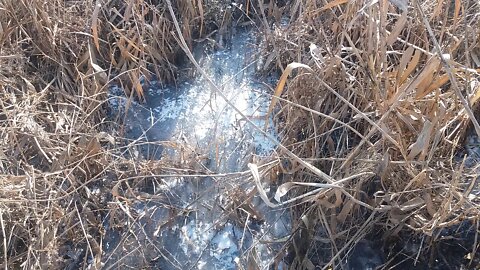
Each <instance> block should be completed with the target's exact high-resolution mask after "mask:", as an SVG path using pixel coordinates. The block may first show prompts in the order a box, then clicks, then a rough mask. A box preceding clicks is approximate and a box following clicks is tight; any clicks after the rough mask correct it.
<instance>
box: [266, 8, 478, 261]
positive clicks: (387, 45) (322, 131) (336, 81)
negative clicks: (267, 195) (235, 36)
mask: <svg viewBox="0 0 480 270" xmlns="http://www.w3.org/2000/svg"><path fill="white" fill-rule="evenodd" d="M479 10H480V6H479V5H478V3H477V2H474V1H416V0H412V1H373V2H371V1H342V0H338V1H300V0H299V1H292V2H291V3H290V5H287V6H283V7H282V6H277V7H275V8H272V9H271V13H275V11H277V12H280V15H279V16H277V18H278V19H276V20H272V21H273V30H271V31H270V33H269V34H268V35H267V43H266V45H265V48H266V50H265V52H266V53H265V56H264V59H265V63H264V65H263V70H264V71H265V72H271V71H273V70H276V69H282V71H283V76H282V78H281V79H280V82H279V83H278V85H277V88H276V89H275V92H274V96H275V98H274V101H273V105H272V106H271V112H272V113H274V114H275V117H276V120H277V128H278V130H279V131H280V132H281V133H282V134H283V136H282V137H283V141H282V144H283V145H284V146H285V148H286V151H289V152H292V153H294V154H295V155H297V156H299V157H301V158H302V159H303V160H304V161H306V162H308V163H309V164H312V165H314V166H315V168H318V169H320V170H321V171H322V172H323V173H325V174H326V175H327V176H329V177H322V176H321V174H319V173H318V172H315V171H314V170H312V169H311V168H309V166H305V164H302V163H301V162H298V160H293V159H291V158H286V159H285V160H284V162H282V163H280V165H279V167H278V168H277V170H278V172H279V175H281V176H282V177H283V178H284V181H286V182H287V184H284V187H283V188H284V189H283V191H282V192H281V193H278V192H277V194H279V195H282V196H283V195H284V193H285V191H288V193H289V194H290V197H289V198H292V197H295V196H297V197H299V196H302V195H304V194H306V193H307V192H311V190H312V189H313V188H312V187H305V184H306V183H308V184H310V185H311V186H315V185H318V184H336V185H338V186H339V187H337V188H330V189H325V188H324V189H318V190H317V191H316V192H313V194H310V195H309V196H307V197H305V198H303V199H302V200H301V202H303V203H302V204H300V205H298V206H296V209H297V213H298V218H297V220H298V224H297V228H298V232H297V237H292V242H293V246H294V247H295V248H294V251H295V254H296V259H295V260H296V261H297V262H296V263H297V265H298V267H300V265H301V266H302V267H305V268H302V269H311V268H310V267H311V266H312V265H317V266H318V265H320V266H321V267H322V269H340V268H342V267H346V266H345V261H346V258H348V256H349V254H352V253H354V250H355V248H354V247H355V246H356V245H357V243H359V242H362V241H365V239H367V241H370V242H371V245H374V246H376V247H377V248H376V249H375V250H376V251H375V252H376V253H378V254H379V255H380V254H382V257H384V259H385V262H386V263H385V264H384V265H381V266H382V267H383V268H382V269H391V267H393V268H395V266H397V267H398V264H397V263H399V260H403V259H405V258H406V259H405V260H409V261H410V264H409V266H403V267H407V268H410V267H413V266H412V264H413V263H415V264H417V263H418V264H421V263H420V262H419V261H423V262H424V263H425V265H427V266H428V268H429V269H432V268H434V267H439V265H443V267H453V268H455V269H456V268H457V267H459V264H456V263H458V261H457V259H458V256H457V258H453V257H455V256H454V255H448V254H445V253H442V252H444V251H441V250H440V247H441V245H442V243H445V242H447V240H446V239H445V232H446V231H448V230H449V229H448V228H458V227H459V226H463V231H464V232H465V231H470V232H472V233H471V234H470V240H469V241H467V242H468V244H467V245H468V246H464V247H463V251H462V252H463V253H462V254H461V255H460V257H462V256H465V257H464V258H460V259H459V261H461V263H462V264H463V265H464V266H466V267H471V268H476V267H478V261H479V260H478V242H477V241H476V239H477V236H478V215H479V208H478V202H479V201H478V196H477V194H478V185H477V183H476V178H477V173H476V168H475V166H473V167H472V166H471V165H468V166H467V165H466V162H465V161H466V160H467V159H468V158H467V157H466V151H465V148H464V146H465V141H466V139H467V138H470V137H471V136H478V135H479V132H480V129H479V126H478V122H477V120H476V118H475V116H476V115H478V96H479V90H480V88H479V87H478V85H479V84H478V79H479V74H478V72H479V67H480V63H479V62H478V56H477V54H478V51H479V49H480V47H479V39H478V38H479V34H480V33H479V29H478V22H479V20H478V12H479ZM266 13H268V12H266ZM282 16H283V17H282ZM282 18H283V19H282ZM292 74H293V75H292ZM288 75H290V78H288V77H287V76H288ZM278 104H279V105H278ZM275 105H276V106H275ZM273 108H276V109H275V110H274V109H273ZM284 153H285V152H284ZM284 156H287V155H286V154H285V155H284ZM293 181H295V182H303V184H302V185H300V184H298V185H292V184H291V182H293ZM280 197H281V196H280ZM281 199H283V198H281ZM465 224H469V225H465ZM465 227H466V228H465ZM450 236H451V237H454V236H452V235H450ZM412 241H418V242H417V244H416V246H415V248H414V249H412V250H409V251H408V252H407V251H405V250H406V249H407V248H405V247H406V246H407V245H408V244H407V242H410V243H411V242H412ZM420 243H421V244H420ZM465 243H466V242H462V240H459V241H458V244H459V245H462V244H463V245H464V244H465ZM450 244H451V243H450ZM305 245H308V246H309V248H308V249H305V248H299V247H301V246H305ZM453 249H454V248H453V247H452V250H453ZM453 253H454V252H453V251H452V252H451V253H450V254H453ZM457 255H458V254H457ZM356 256H359V255H358V254H357V255H356ZM442 256H445V257H443V259H442ZM449 256H451V257H449ZM400 258H402V259H400ZM296 269H300V268H296ZM312 269H313V268H312ZM421 269H423V268H421ZM439 269H440V268H439Z"/></svg>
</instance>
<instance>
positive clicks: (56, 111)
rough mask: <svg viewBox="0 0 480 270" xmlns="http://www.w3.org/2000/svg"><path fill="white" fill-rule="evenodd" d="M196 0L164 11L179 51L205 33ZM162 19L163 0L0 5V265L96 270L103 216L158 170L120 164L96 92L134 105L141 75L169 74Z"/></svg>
mask: <svg viewBox="0 0 480 270" xmlns="http://www.w3.org/2000/svg"><path fill="white" fill-rule="evenodd" d="M218 4H220V2H219V3H218ZM202 5H203V3H202V1H176V2H175V5H174V9H175V11H176V15H177V17H178V18H179V19H180V20H181V27H182V31H183V35H184V37H185V38H186V39H187V40H188V41H189V43H190V44H193V38H199V37H203V36H205V35H206V34H208V33H209V32H208V31H213V27H212V25H206V23H207V22H209V23H215V22H214V21H213V19H212V18H213V17H214V16H217V15H216V14H214V13H211V12H210V10H209V9H208V8H206V9H202V8H200V7H202ZM212 7H215V8H218V7H217V6H215V5H212ZM169 16H170V15H169V14H168V12H166V5H165V4H164V3H163V1H117V0H111V1H92V0H87V1H60V0H53V1H42V0H34V1H23V0H20V1H11V0H5V1H2V2H1V3H0V106H1V114H0V118H1V122H0V134H1V138H2V139H1V140H0V156H1V161H0V170H1V173H0V174H1V176H0V228H1V230H0V231H1V234H0V235H1V237H0V239H1V241H0V242H1V249H0V258H1V261H0V266H1V268H2V269H20V268H23V269H79V268H88V267H90V268H101V261H102V248H103V246H102V245H103V244H102V239H103V236H104V230H103V229H102V224H103V222H104V221H105V218H106V216H107V214H109V213H111V214H112V215H109V216H111V217H112V219H115V218H116V216H115V213H118V212H119V211H120V212H121V213H120V214H118V217H119V220H120V219H121V217H122V216H123V217H125V213H124V212H122V210H121V209H125V208H121V207H120V205H123V204H126V205H128V203H129V202H130V201H129V200H128V199H126V198H127V197H132V196H135V195H133V194H134V193H132V192H136V191H137V189H135V188H136V186H137V183H143V182H142V181H143V180H142V179H141V177H139V176H142V175H151V173H149V171H150V170H152V168H156V169H157V170H158V168H162V167H164V166H163V165H162V164H160V163H158V162H157V163H156V166H152V164H151V163H149V162H146V161H141V160H135V159H134V158H132V157H133V156H134V155H133V154H130V153H131V152H132V151H131V149H132V147H133V148H135V147H134V145H133V143H129V142H127V143H125V140H124V139H122V138H121V137H118V136H117V133H116V132H114V130H119V129H118V128H117V124H116V123H112V122H109V121H107V120H106V119H108V118H106V116H107V113H108V106H107V105H106V101H107V97H108V95H107V89H108V87H109V84H111V83H117V84H121V85H122V86H123V88H124V89H125V91H126V94H127V95H129V96H130V97H132V98H136V99H139V100H141V99H143V98H144V96H143V89H142V86H141V85H140V81H139V80H140V77H141V75H143V76H145V77H147V78H150V77H152V76H155V77H156V78H157V79H158V80H160V81H162V82H164V83H170V82H172V81H174V80H175V79H176V77H177V75H178V74H177V73H178V67H177V66H176V65H175V63H176V58H178V57H179V52H180V48H179V46H178V45H177V43H176V41H175V38H174V36H173V35H171V34H170V31H171V30H172V29H173V28H172V27H173V25H172V22H171V18H170V17H169ZM219 25H221V23H219ZM177 62H178V61H177ZM185 167H186V166H185ZM170 173H174V172H170ZM132 175H135V176H136V177H138V178H129V177H131V176H132ZM120 179H126V180H125V181H118V180H120ZM128 179H131V180H130V181H127V180H128ZM127 187H128V188H127ZM127 189H128V190H130V191H131V193H129V194H127V195H125V194H124V192H123V191H124V190H127ZM132 190H135V191H132ZM112 202H113V203H112ZM119 209H120V210H119ZM117 210H118V211H117ZM120 223H121V222H120ZM115 224H116V223H113V225H115ZM122 224H123V223H122Z"/></svg>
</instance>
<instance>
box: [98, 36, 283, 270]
mask: <svg viewBox="0 0 480 270" xmlns="http://www.w3.org/2000/svg"><path fill="white" fill-rule="evenodd" d="M253 43H254V38H253V36H252V35H251V34H249V33H247V32H239V33H238V34H236V35H235V36H234V37H233V39H232V44H231V47H230V48H229V49H225V50H220V51H217V52H213V53H209V54H205V53H204V52H201V53H200V55H201V56H198V55H197V57H198V58H199V62H200V64H201V66H202V67H203V68H204V70H205V71H206V72H207V74H208V75H209V76H210V78H212V80H213V81H214V82H215V83H216V85H217V86H218V87H219V88H220V89H222V91H223V94H224V95H225V96H227V97H228V99H229V100H230V102H231V103H233V104H234V105H235V106H236V108H237V109H239V110H240V111H241V112H242V114H243V116H245V117H248V118H249V119H250V120H251V121H253V122H254V123H255V124H256V125H258V126H259V127H261V128H263V127H264V126H265V121H266V119H265V117H264V116H265V115H266V113H267V110H268V106H269V101H270V97H269V95H267V94H266V93H267V91H269V90H268V89H267V88H266V86H265V85H263V84H262V83H260V82H255V77H254V72H255V64H256V63H255V61H254V60H255V59H254V57H252V55H253V47H252V44H253ZM144 86H145V88H146V91H145V93H146V100H147V103H146V104H142V103H139V102H135V101H133V100H132V101H130V102H128V99H127V98H126V97H125V96H124V94H123V90H122V89H120V88H118V87H112V89H111V91H110V98H109V101H110V107H111V109H112V111H113V113H114V114H115V115H121V116H122V115H124V114H125V113H126V117H125V123H124V124H125V132H126V133H125V135H126V136H127V137H128V138H130V139H131V140H137V141H139V142H162V141H173V142H181V143H183V144H185V145H188V146H189V147H191V148H192V149H194V152H195V153H196V154H197V155H204V156H206V157H208V160H209V162H207V163H206V164H207V165H205V166H207V168H208V169H209V170H210V171H212V172H214V173H234V172H240V171H243V170H245V169H246V165H247V163H248V162H250V161H251V158H252V154H256V155H259V156H268V155H270V154H271V153H272V152H273V151H274V150H275V146H276V145H275V143H274V142H272V141H270V140H268V139H267V138H266V137H264V135H262V134H261V133H260V132H258V131H256V130H255V129H254V128H252V127H251V126H249V124H248V123H247V122H246V121H245V119H244V117H243V116H242V115H241V114H239V113H237V112H236V111H235V110H234V109H233V108H231V107H230V106H229V105H228V104H227V102H226V101H225V100H223V99H222V97H220V96H219V95H216V94H215V92H213V90H211V89H210V88H209V86H208V83H207V82H206V80H205V78H201V77H197V78H195V79H194V80H193V81H189V82H183V83H181V84H180V85H178V87H177V88H162V87H161V86H160V83H158V82H156V81H151V82H149V83H145V84H144ZM127 104H128V106H127ZM126 108H129V109H128V111H127V112H125V110H126ZM267 121H269V125H268V126H269V127H270V129H269V130H267V132H269V133H270V134H271V135H274V136H276V134H275V132H274V130H273V129H272V127H273V124H272V123H271V122H272V120H271V119H268V120H267ZM153 145H155V146H153ZM141 155H143V158H166V159H168V158H170V159H176V158H178V153H177V152H176V150H175V149H174V148H168V147H165V146H162V145H160V144H149V145H148V146H144V147H143V148H142V149H141ZM154 189H155V190H156V191H161V193H162V194H163V195H162V196H161V198H157V199H155V200H150V201H148V202H144V201H143V202H138V203H136V205H135V207H131V206H130V207H126V206H122V207H123V208H124V210H125V211H129V214H130V218H129V219H128V220H129V222H127V223H126V224H125V226H124V227H123V228H122V229H121V230H119V229H113V228H108V224H106V228H107V236H106V241H105V243H104V245H105V250H106V253H107V254H108V256H104V257H105V258H107V259H106V260H105V261H104V263H105V265H106V266H107V267H113V268H115V267H120V266H121V265H125V266H127V265H128V266H130V267H142V266H145V265H147V266H150V267H156V268H160V269H237V268H238V266H240V265H241V266H245V265H246V264H247V262H246V261H245V260H246V259H248V260H254V261H255V263H256V264H257V265H259V266H261V267H264V268H268V267H269V265H271V264H272V263H273V261H274V259H275V256H276V255H277V252H279V250H280V247H281V245H282V242H281V241H277V240H278V239H281V238H285V237H286V236H288V235H289V233H290V219H289V213H288V211H286V210H281V209H280V210H275V211H273V210H271V209H269V208H268V207H266V206H265V205H264V204H263V203H262V201H261V200H260V199H258V198H253V199H252V200H251V201H250V202H249V203H246V205H244V206H243V207H244V208H245V209H246V208H248V207H247V206H251V207H250V208H255V209H257V211H258V212H259V213H256V214H252V213H253V212H251V211H250V212H249V210H243V214H246V218H245V219H242V220H236V219H235V218H234V216H235V215H232V212H233V211H242V209H243V208H240V207H238V206H236V205H235V203H224V201H225V200H226V201H229V199H228V196H236V197H239V198H240V197H241V195H242V194H247V193H248V192H250V191H251V190H252V189H253V186H252V185H251V184H249V183H248V182H247V181H245V180H244V179H243V180H242V179H240V178H238V179H235V178H233V180H232V179H229V182H222V180H219V179H217V178H213V177H196V178H194V177H182V178H180V177H177V178H165V179H157V184H156V186H155V188H154ZM243 203H244V202H243V201H242V203H240V204H243ZM239 209H240V210H239Z"/></svg>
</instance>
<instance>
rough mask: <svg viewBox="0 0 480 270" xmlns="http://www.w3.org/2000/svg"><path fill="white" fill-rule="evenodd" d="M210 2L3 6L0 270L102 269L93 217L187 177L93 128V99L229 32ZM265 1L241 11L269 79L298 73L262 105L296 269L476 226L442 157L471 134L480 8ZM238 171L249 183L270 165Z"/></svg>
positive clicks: (97, 114) (463, 188)
mask: <svg viewBox="0 0 480 270" xmlns="http://www.w3.org/2000/svg"><path fill="white" fill-rule="evenodd" d="M399 1H400V0H397V1H396V2H399ZM221 2H222V1H214V3H215V4H214V5H206V3H205V2H202V1H187V0H182V1H175V2H174V6H173V9H174V10H175V14H176V19H177V20H178V22H179V24H178V26H175V25H174V23H173V21H172V17H171V14H170V10H169V9H168V7H167V5H166V4H165V2H164V1H154V0H151V1H134V0H124V1H120V0H104V1H93V0H87V1H60V0H53V1H40V0H33V1H26V0H18V1H13V0H5V1H2V2H1V3H0V90H1V91H0V106H1V109H2V110H1V113H0V134H1V138H2V139H1V140H0V170H1V173H0V174H1V175H0V227H1V230H0V233H1V236H2V237H0V239H1V240H2V241H1V244H0V246H1V248H0V254H1V256H0V258H1V261H0V265H1V266H2V268H5V269H12V268H25V269H36V268H48V269H57V268H62V269H63V268H65V267H74V268H86V267H87V266H88V265H91V266H93V267H96V268H100V266H101V264H100V263H101V260H102V239H103V234H104V231H102V230H103V228H102V225H101V224H102V222H103V219H104V218H105V215H106V213H109V214H110V215H111V216H110V217H109V218H110V219H111V220H112V224H111V226H118V227H122V226H123V222H122V221H124V220H125V219H130V218H131V217H129V216H128V213H127V212H126V211H125V210H124V208H123V206H124V205H129V204H130V203H131V202H132V201H134V200H135V199H139V198H140V199H142V198H143V197H142V196H146V194H142V193H140V192H139V191H138V189H136V187H137V186H140V185H142V183H143V182H142V181H143V180H145V178H147V177H148V176H152V175H160V174H164V175H173V174H177V175H179V174H191V173H192V171H190V170H187V169H189V168H190V167H192V166H191V164H188V162H183V163H181V164H172V163H169V164H165V162H164V161H138V160H137V161H136V160H134V159H132V158H127V157H128V156H134V155H133V154H130V152H131V151H133V150H132V149H133V148H134V147H135V145H133V143H130V144H129V143H128V142H127V143H125V141H124V140H123V139H122V138H119V137H116V136H115V135H114V134H107V133H106V132H104V131H111V130H113V128H112V127H113V126H114V125H115V123H110V122H108V121H106V120H105V115H106V106H105V101H106V99H107V94H106V91H107V87H108V85H109V83H111V82H116V83H119V84H122V85H123V86H124V89H125V90H126V92H127V94H129V95H130V96H132V97H133V96H136V98H139V99H142V98H144V97H143V89H142V87H141V85H140V82H139V78H140V75H145V76H146V77H152V76H156V77H157V78H158V79H159V80H161V81H162V82H165V83H167V82H171V81H174V80H175V79H176V77H177V75H178V74H177V73H178V71H179V70H178V67H177V66H175V63H177V62H178V61H177V59H178V58H179V57H180V56H181V55H183V50H185V49H187V47H188V48H189V49H191V48H192V47H193V45H194V40H195V39H196V38H205V37H208V38H210V37H211V34H212V31H213V29H214V28H216V29H217V31H218V34H219V35H220V36H222V35H225V34H226V32H228V29H229V27H231V25H232V24H233V21H232V16H231V14H230V13H226V12H224V13H222V12H219V11H221V10H222V9H221V8H220V6H221ZM277 2H278V3H280V2H283V1H277ZM277 2H274V1H272V2H270V4H263V2H261V3H253V2H251V1H246V2H245V3H244V4H245V5H244V6H243V8H244V10H242V12H243V13H244V14H245V15H247V16H251V17H255V16H258V18H259V21H260V22H261V24H263V26H264V31H265V33H266V39H267V43H266V44H267V47H266V48H265V49H266V50H265V51H266V52H267V54H266V55H265V57H264V59H266V60H265V63H264V67H265V71H270V70H278V69H279V70H282V71H283V70H284V69H285V68H286V67H287V65H288V64H290V63H292V62H296V63H301V64H303V65H307V66H309V69H306V68H304V67H302V65H296V64H294V65H293V66H290V67H291V69H286V72H288V73H292V74H293V75H294V76H293V75H292V74H290V75H291V77H290V78H291V79H289V80H288V81H287V77H288V75H289V74H287V73H285V76H282V79H281V81H280V84H279V86H278V87H277V89H276V92H275V93H274V94H275V97H276V99H275V101H274V102H272V106H271V110H270V112H271V113H273V114H275V116H276V119H277V120H278V121H277V129H278V130H279V131H280V133H281V134H282V138H283V141H282V146H281V147H280V154H281V156H280V159H282V160H283V161H285V162H281V163H279V165H278V166H277V168H275V169H274V170H272V171H278V172H279V173H280V174H282V175H284V176H285V179H286V181H287V182H288V183H287V184H284V185H283V186H281V188H280V189H279V192H278V193H277V195H278V196H277V198H279V199H282V200H283V201H285V200H291V201H292V202H295V203H294V204H289V206H290V205H291V207H292V208H293V209H294V210H295V211H292V212H293V213H297V214H296V215H297V216H296V217H294V219H293V220H294V223H295V224H294V225H295V228H296V230H295V233H294V234H293V235H292V237H291V238H290V242H291V243H292V245H291V246H292V250H293V251H294V252H295V254H296V259H295V261H294V263H293V266H292V267H293V268H295V267H297V269H300V267H301V266H300V265H303V266H306V267H307V266H308V267H309V266H311V265H313V264H317V265H320V266H321V267H323V268H324V269H328V268H335V269H337V268H340V267H342V262H343V260H344V258H345V257H346V256H347V255H348V253H349V252H350V251H351V250H352V247H353V246H354V245H355V244H356V243H357V242H358V241H359V240H360V239H363V238H368V237H370V238H371V237H377V236H380V237H379V238H380V239H382V241H384V242H388V241H389V239H392V238H395V237H403V236H404V235H419V237H420V238H421V239H426V240H425V241H424V244H423V246H422V247H421V248H419V249H418V254H416V257H417V258H418V257H419V256H420V255H425V256H429V254H431V253H429V252H431V250H432V248H431V247H433V246H434V245H435V243H436V242H437V241H439V233H440V230H441V229H442V228H448V227H452V226H453V225H455V224H459V223H461V222H463V221H465V220H468V221H472V223H473V222H477V223H478V214H479V209H478V198H477V197H476V196H474V194H473V193H472V190H475V189H476V184H475V181H474V179H476V173H475V171H474V170H472V169H471V168H467V167H466V166H464V165H463V164H462V159H461V158H460V159H459V160H455V156H456V154H457V153H459V149H460V148H461V147H462V145H463V143H464V140H465V138H466V137H467V136H468V135H469V133H473V132H474V131H472V130H477V132H478V124H477V123H475V121H474V118H472V114H473V113H474V112H476V111H478V104H479V103H478V99H479V97H480V91H479V89H478V79H479V76H478V71H479V70H478V68H479V66H480V63H479V60H478V59H479V58H478V53H479V52H480V47H479V45H478V44H479V43H478V38H479V37H480V33H479V29H478V27H477V26H478V18H477V17H478V15H477V13H478V12H479V9H480V6H478V3H474V1H453V2H450V1H442V0H439V1H426V2H425V3H420V4H418V3H417V1H416V0H412V1H410V2H411V3H410V4H409V5H410V6H409V7H408V11H407V12H403V13H402V10H401V9H399V8H396V7H395V6H394V5H392V4H391V3H390V2H388V1H378V3H372V4H369V3H371V1H344V0H336V1H300V0H294V1H291V2H290V3H289V5H283V6H281V5H278V6H277V4H276V3H277ZM282 14H283V15H288V17H289V23H288V24H286V25H284V24H282ZM272 22H274V23H275V24H274V27H273V29H271V28H270V26H269V25H270V23H272ZM175 31H177V32H182V36H183V37H184V39H185V43H184V44H181V45H180V44H179V43H178V40H176V39H175V38H174V35H172V32H175ZM220 43H221V42H219V43H218V44H217V45H218V46H221V44H220ZM447 54H448V57H445V56H446V55H447ZM293 67H297V68H296V69H294V68H293ZM474 82H477V84H476V85H475V84H474ZM282 84H286V87H284V85H282ZM278 104H280V105H281V107H280V111H278V110H275V109H274V107H275V106H274V105H278ZM277 108H278V106H277ZM470 109H471V110H470ZM179 147H180V146H179ZM182 147H183V146H182ZM187 148H188V147H187ZM187 159H189V160H190V159H191V158H187ZM250 168H251V170H252V172H253V175H254V177H253V178H254V180H255V181H256V182H257V185H258V186H259V191H260V192H261V191H262V190H261V188H260V186H261V184H259V182H260V176H261V175H263V174H264V173H266V172H265V171H264V169H263V170H262V171H261V172H260V173H258V174H257V171H256V170H257V168H256V166H255V165H251V166H250ZM197 173H198V172H197ZM242 176H243V175H242ZM307 184H308V185H310V186H307ZM312 187H314V188H317V189H316V190H315V191H314V192H312V191H311V188H312ZM294 188H295V189H294ZM98 194H101V195H102V196H99V195H98ZM285 194H286V195H285ZM250 195H251V196H253V195H252V194H249V196H250ZM261 196H262V197H264V200H266V201H268V200H269V199H268V198H266V195H265V194H261ZM283 197H288V198H287V199H285V198H283ZM109 201H114V202H115V203H111V204H109V203H108V202H109ZM272 205H273V206H278V204H272ZM319 231H321V232H323V234H319V233H317V232H319ZM422 241H423V240H422ZM321 243H325V244H324V245H322V244H321ZM477 245H478V243H477V242H476V241H475V243H474V246H472V247H465V248H466V249H468V250H470V251H471V255H472V256H473V257H475V256H476V254H475V251H476V250H478V249H477ZM305 246H309V247H311V248H310V249H305V248H303V247H305ZM317 246H319V247H320V248H324V250H327V251H326V252H323V253H322V252H319V251H315V247H317ZM385 250H387V251H389V248H388V247H387V248H385ZM315 252H316V253H317V255H318V256H316V259H315V256H311V255H312V253H315ZM85 254H86V255H85ZM89 259H91V260H92V261H93V262H89V261H88V260H89ZM387 259H388V260H392V261H393V260H394V259H395V255H388V256H387ZM242 260H243V259H242ZM471 262H473V259H472V260H471ZM252 265H254V263H252ZM295 265H296V266H295ZM117 266H118V267H121V266H120V265H117ZM470 267H476V265H474V264H471V265H470ZM477 267H478V266H477Z"/></svg>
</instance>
